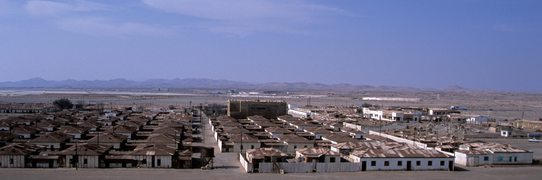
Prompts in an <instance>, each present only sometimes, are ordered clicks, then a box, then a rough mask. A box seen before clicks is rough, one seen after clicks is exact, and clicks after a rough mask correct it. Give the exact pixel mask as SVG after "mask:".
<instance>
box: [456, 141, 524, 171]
mask: <svg viewBox="0 0 542 180" xmlns="http://www.w3.org/2000/svg"><path fill="white" fill-rule="evenodd" d="M455 162H456V163H457V164H460V165H463V166H483V165H498V164H532V163H533V152H530V151H527V150H523V149H518V148H514V147H512V146H510V145H504V144H498V143H469V144H463V145H461V146H460V147H459V150H457V151H455Z"/></svg>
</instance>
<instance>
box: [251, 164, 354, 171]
mask: <svg viewBox="0 0 542 180" xmlns="http://www.w3.org/2000/svg"><path fill="white" fill-rule="evenodd" d="M278 165H279V168H280V169H282V170H284V172H285V173H311V172H319V173H321V172H322V173H323V172H356V171H361V164H360V163H346V162H345V163H278ZM258 172H260V173H272V172H276V171H274V169H273V163H260V164H259V171H258Z"/></svg>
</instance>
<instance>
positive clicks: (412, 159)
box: [348, 141, 454, 171]
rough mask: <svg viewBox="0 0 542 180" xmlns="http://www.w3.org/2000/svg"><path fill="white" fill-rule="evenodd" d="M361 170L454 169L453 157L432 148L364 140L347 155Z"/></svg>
mask: <svg viewBox="0 0 542 180" xmlns="http://www.w3.org/2000/svg"><path fill="white" fill-rule="evenodd" d="M348 159H349V160H351V161H352V162H357V163H361V170H362V171H392V170H394V171H423V170H442V171H452V170H453V169H454V157H453V156H451V155H449V154H445V153H442V152H439V151H437V150H433V149H421V148H419V147H414V146H408V145H406V144H404V143H396V142H386V143H385V142H378V141H377V142H364V143H360V147H358V148H357V149H356V150H354V151H353V152H352V153H350V155H349V156H348Z"/></svg>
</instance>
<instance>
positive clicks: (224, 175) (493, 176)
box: [0, 167, 542, 180]
mask: <svg viewBox="0 0 542 180" xmlns="http://www.w3.org/2000/svg"><path fill="white" fill-rule="evenodd" d="M540 177H542V167H519V168H518V167H507V168H472V169H470V171H455V172H440V171H424V172H382V171H380V172H355V173H325V174H324V173H322V174H246V173H242V172H241V171H240V170H239V169H215V170H199V169H194V170H177V169H79V170H77V171H76V170H75V169H0V179H5V180H27V179H28V180H31V179H41V180H49V179H51V180H64V179H77V180H86V179H89V180H90V179H126V180H140V179H141V180H148V179H157V180H158V179H195V180H198V179H202V180H207V179H239V180H242V179H250V180H266V179H386V180H388V179H389V180H393V179H407V180H408V179H412V180H414V179H435V180H438V179H480V180H486V179H487V180H498V179H507V180H510V179H521V180H528V179H540Z"/></svg>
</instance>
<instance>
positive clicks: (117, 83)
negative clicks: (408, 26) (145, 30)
mask: <svg viewBox="0 0 542 180" xmlns="http://www.w3.org/2000/svg"><path fill="white" fill-rule="evenodd" d="M0 88H4V89H13V88H62V89H152V88H171V89H237V90H262V91H263V90H277V91H296V90H298V91H301V90H329V91H360V90H364V91H371V90H378V91H421V90H434V89H419V88H411V87H393V86H369V85H352V84H346V83H342V84H322V83H305V82H293V83H292V82H270V83H248V82H240V81H230V80H214V79H150V80H145V81H132V80H127V79H112V80H92V81H90V80H72V79H68V80H63V81H50V80H45V79H42V78H33V79H27V80H22V81H9V82H0ZM444 90H450V91H456V90H461V91H464V90H466V89H465V88H462V87H459V86H453V87H452V88H447V89H444Z"/></svg>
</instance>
